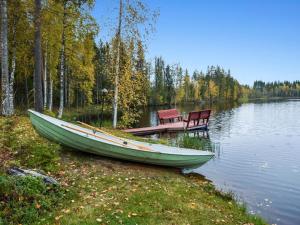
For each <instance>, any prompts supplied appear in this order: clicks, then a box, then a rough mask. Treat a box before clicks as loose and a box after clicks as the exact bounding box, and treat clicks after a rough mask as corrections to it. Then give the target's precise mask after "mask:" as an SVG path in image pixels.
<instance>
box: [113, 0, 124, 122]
mask: <svg viewBox="0 0 300 225" xmlns="http://www.w3.org/2000/svg"><path fill="white" fill-rule="evenodd" d="M122 14H123V1H122V0H120V5H119V20H118V21H119V22H118V29H117V34H116V39H117V59H116V75H115V91H114V101H113V128H116V127H117V117H118V92H119V89H118V88H119V72H120V44H121V26H122Z"/></svg>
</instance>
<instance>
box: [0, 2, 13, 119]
mask: <svg viewBox="0 0 300 225" xmlns="http://www.w3.org/2000/svg"><path fill="white" fill-rule="evenodd" d="M1 74H2V76H1V84H2V99H1V102H2V114H3V115H4V116H10V115H11V114H12V112H11V107H10V101H9V94H10V91H9V75H8V46H7V2H6V0H1Z"/></svg>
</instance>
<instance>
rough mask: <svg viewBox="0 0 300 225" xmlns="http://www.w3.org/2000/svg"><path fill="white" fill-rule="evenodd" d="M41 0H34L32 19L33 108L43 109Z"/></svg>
mask: <svg viewBox="0 0 300 225" xmlns="http://www.w3.org/2000/svg"><path fill="white" fill-rule="evenodd" d="M40 14H41V0H35V20H34V28H35V31H34V64H35V65H34V66H35V67H34V83H35V86H34V87H35V106H34V108H35V110H36V111H38V112H42V111H43V89H42V49H41V17H40V16H41V15H40Z"/></svg>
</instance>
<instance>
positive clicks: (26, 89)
mask: <svg viewBox="0 0 300 225" xmlns="http://www.w3.org/2000/svg"><path fill="white" fill-rule="evenodd" d="M25 94H26V104H27V108H29V93H28V78H27V75H25Z"/></svg>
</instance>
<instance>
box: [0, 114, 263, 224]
mask: <svg viewBox="0 0 300 225" xmlns="http://www.w3.org/2000/svg"><path fill="white" fill-rule="evenodd" d="M0 130H1V136H0V141H1V142H0V143H1V144H0V163H1V166H0V224H23V225H25V224H206V225H209V224H266V223H265V222H264V221H263V220H262V219H260V218H258V217H255V216H252V215H249V214H248V213H247V212H246V209H245V207H244V206H241V205H239V204H237V203H236V202H235V201H234V200H233V198H232V196H231V195H230V194H224V193H221V192H219V191H217V190H216V189H215V188H214V186H213V185H212V184H211V183H210V182H209V181H207V180H205V179H203V178H201V177H200V176H195V175H187V176H184V175H182V174H181V173H180V171H179V170H176V169H170V168H163V167H155V166H148V165H142V164H136V163H130V162H124V161H118V160H113V159H108V158H104V157H99V156H95V155H91V154H84V153H80V152H76V151H72V150H70V149H65V148H61V147H60V146H59V145H57V144H55V143H52V142H49V141H48V140H46V139H44V138H42V137H40V136H39V135H38V134H37V133H36V132H35V131H34V129H33V128H32V126H31V124H30V122H29V119H28V118H27V117H13V118H3V117H0ZM115 134H118V135H124V134H121V133H119V132H115ZM14 165H16V166H20V167H22V168H31V169H37V170H41V171H44V173H46V174H48V175H51V176H53V177H54V178H56V179H57V180H58V181H59V182H60V184H61V185H60V186H47V185H45V184H43V182H42V181H41V180H38V179H35V178H16V177H11V176H8V175H6V173H5V171H6V169H7V168H9V167H11V166H14Z"/></svg>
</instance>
